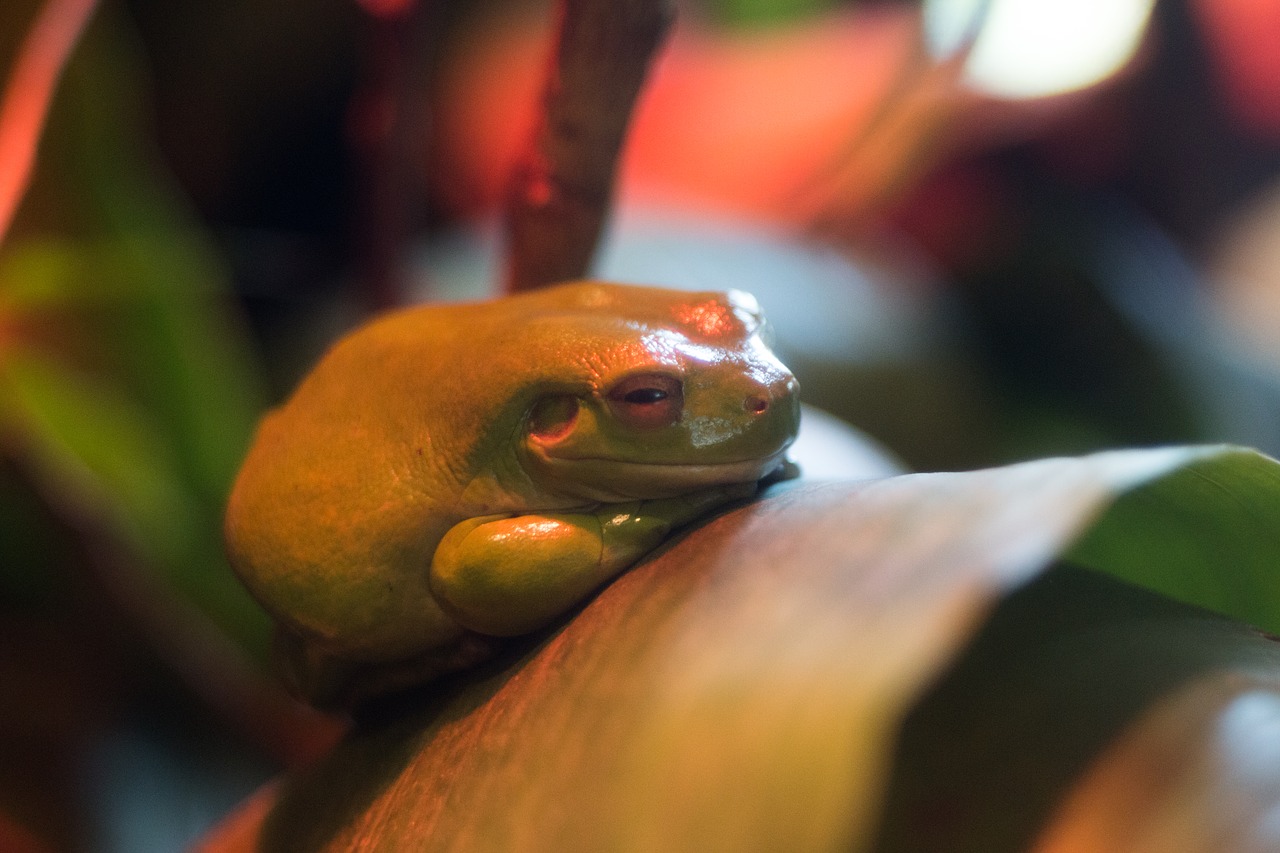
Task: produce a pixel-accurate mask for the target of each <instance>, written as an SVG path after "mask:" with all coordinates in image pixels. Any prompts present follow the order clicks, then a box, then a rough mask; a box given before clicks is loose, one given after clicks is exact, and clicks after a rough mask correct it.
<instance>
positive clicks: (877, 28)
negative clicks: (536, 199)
mask: <svg viewBox="0 0 1280 853" xmlns="http://www.w3.org/2000/svg"><path fill="white" fill-rule="evenodd" d="M873 5H874V4H873ZM917 28H918V20H917V19H916V17H915V16H914V15H913V14H903V13H901V12H899V11H897V10H896V8H895V9H894V10H891V11H885V10H875V9H870V8H866V9H864V8H860V9H859V10H857V11H855V12H854V13H852V14H844V15H834V16H830V17H826V18H822V19H819V20H816V21H813V22H810V23H806V24H803V25H797V26H794V27H788V28H784V29H780V30H768V31H760V32H752V33H745V34H744V33H723V32H713V31H708V30H705V29H700V28H698V26H697V25H696V24H695V23H691V22H689V21H688V20H682V21H681V22H680V23H678V24H677V28H676V31H675V33H674V35H673V38H672V40H671V42H670V44H669V45H668V48H667V49H666V50H665V51H664V53H663V54H662V56H661V58H660V60H659V61H658V63H657V65H656V66H655V68H654V69H653V72H652V73H651V75H650V77H649V80H648V83H647V84H646V88H645V92H644V95H643V97H642V98H641V99H640V102H639V104H638V107H637V111H636V114H635V115H634V116H633V120H632V123H631V129H630V132H629V138H628V142H627V148H626V151H625V154H624V159H623V162H622V167H621V173H620V175H619V185H618V193H617V194H618V197H620V198H626V199H627V200H629V201H646V202H664V201H668V202H670V201H676V202H681V203H690V202H692V203H695V204H698V205H700V206H703V207H705V208H710V209H715V210H720V211H735V212H739V213H745V214H748V215H754V216H763V217H766V218H770V219H775V220H777V219H781V220H784V221H788V220H789V221H795V220H796V219H798V218H800V217H801V216H802V215H803V211H801V210H799V209H798V206H797V205H796V203H795V200H796V196H797V193H799V192H801V191H802V190H803V189H805V188H806V187H808V186H809V185H810V183H811V182H812V180H813V179H814V176H815V175H816V174H820V173H821V172H822V171H823V170H824V169H826V168H828V167H829V166H830V164H831V163H832V162H837V161H839V159H840V156H841V153H842V152H843V151H844V149H845V147H846V146H847V145H848V144H849V141H850V139H851V138H853V137H854V136H855V134H856V132H857V130H858V129H859V128H861V127H862V126H864V125H865V124H866V123H867V122H868V121H869V118H870V116H871V115H873V113H874V112H875V110H876V108H877V105H879V104H881V103H882V102H883V100H884V98H885V93H886V92H888V91H890V90H891V89H892V87H893V86H894V84H895V79H896V78H895V75H896V74H897V73H898V70H899V69H900V68H901V67H902V66H903V63H904V61H906V60H905V57H906V56H907V55H908V54H909V52H910V51H911V50H912V49H913V47H914V45H915V44H916V38H917V35H918V30H917ZM460 42H461V43H463V44H465V45H466V50H465V51H461V50H460V51H458V53H457V54H455V55H454V56H453V57H451V58H450V61H448V62H447V63H446V64H445V66H444V68H443V70H442V72H441V75H440V78H439V79H440V88H439V90H438V91H437V93H436V97H435V100H434V103H433V109H434V113H433V118H434V130H435V133H436V134H437V146H436V148H435V159H434V161H433V164H432V165H433V180H434V181H435V186H434V187H433V189H432V195H433V196H434V197H435V198H438V199H441V200H442V201H444V202H445V203H446V204H448V205H449V206H450V207H452V208H453V210H454V211H455V212H457V213H460V214H463V215H484V214H486V213H489V212H491V211H493V210H495V209H496V208H497V207H498V205H499V204H500V203H501V200H502V198H503V195H504V192H505V190H506V186H507V183H506V182H507V175H508V173H509V169H510V166H511V163H512V162H514V161H515V160H516V158H517V155H518V154H519V152H520V151H521V150H523V148H524V146H525V145H526V144H527V142H528V139H529V134H530V129H531V128H532V127H533V122H534V109H535V107H536V106H537V104H538V91H539V88H540V87H541V86H542V79H543V75H542V70H543V68H544V66H545V64H546V55H547V51H548V50H549V44H550V41H549V33H548V32H547V22H546V21H537V22H532V21H528V20H526V21H513V20H512V19H510V18H506V19H503V20H501V21H499V22H496V23H493V24H490V25H489V28H488V29H486V30H484V31H478V32H474V33H471V34H469V35H468V37H466V38H464V39H461V40H460Z"/></svg>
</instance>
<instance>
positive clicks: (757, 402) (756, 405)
mask: <svg viewBox="0 0 1280 853" xmlns="http://www.w3.org/2000/svg"><path fill="white" fill-rule="evenodd" d="M743 408H745V409H746V410H747V411H748V412H750V413H751V414H753V415H762V414H764V413H765V410H766V409H768V408H769V398H768V397H764V396H761V395H759V394H752V395H751V396H749V397H747V399H746V402H745V403H743Z"/></svg>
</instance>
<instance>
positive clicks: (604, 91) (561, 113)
mask: <svg viewBox="0 0 1280 853" xmlns="http://www.w3.org/2000/svg"><path fill="white" fill-rule="evenodd" d="M559 16H560V19H559V28H558V29H559V35H558V41H557V44H556V49H555V52H554V54H553V56H552V59H551V64H550V69H549V72H548V75H547V82H546V87H545V89H544V92H543V103H542V110H541V115H540V118H539V122H538V126H537V128H536V130H535V132H534V136H533V139H532V140H530V144H529V146H528V147H527V149H526V150H525V153H524V154H523V156H522V157H521V159H520V160H519V161H518V162H517V164H516V166H515V169H514V172H513V174H512V178H511V184H510V187H509V190H508V195H507V202H506V218H507V239H508V245H507V267H506V288H507V290H508V291H509V292H517V291H521V290H531V289H534V288H537V287H541V286H543V285H547V284H551V283H554V282H558V281H565V280H568V279H574V278H581V277H583V276H584V275H586V273H587V270H588V268H589V266H590V263H591V258H592V255H593V254H594V252H595V249H596V243H597V241H598V240H599V237H600V232H601V230H602V227H603V224H604V220H605V217H606V215H607V213H608V208H609V203H610V200H611V197H612V192H613V178H614V171H615V167H616V165H617V160H618V152H619V150H620V149H621V148H622V143H623V139H624V137H625V135H626V131H627V124H628V122H629V121H630V118H631V109H632V106H633V104H634V103H635V100H636V96H637V95H638V94H639V92H640V87H641V86H642V85H643V83H644V79H645V75H646V74H647V73H648V70H649V66H650V64H651V63H652V60H653V57H654V55H655V54H656V53H657V50H658V48H659V47H660V46H661V44H662V42H663V40H664V38H665V36H666V34H667V32H668V30H669V29H670V27H671V24H672V22H673V21H674V19H675V10H674V7H673V5H672V2H671V0H560V4H559Z"/></svg>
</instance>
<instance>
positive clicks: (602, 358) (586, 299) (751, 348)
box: [521, 284, 800, 501]
mask: <svg viewBox="0 0 1280 853" xmlns="http://www.w3.org/2000/svg"><path fill="white" fill-rule="evenodd" d="M554 292H555V293H556V297H557V301H556V304H557V306H558V308H559V310H560V311H561V312H562V313H561V314H560V315H558V316H554V317H548V319H547V320H546V327H543V328H539V326H541V325H542V324H539V323H534V324H533V326H531V328H530V331H531V332H534V333H536V334H537V335H538V336H539V339H540V340H544V341H545V340H559V341H561V342H562V344H563V345H564V346H568V347H572V348H573V349H574V350H575V351H576V352H577V353H580V354H581V355H580V356H579V357H577V358H574V359H572V360H570V361H568V362H566V364H567V370H566V372H565V373H563V374H562V375H561V376H559V377H558V378H557V381H551V382H544V383H541V384H540V385H539V387H538V388H537V389H536V391H535V393H532V394H531V395H530V396H529V398H528V399H527V400H526V403H525V412H526V416H525V420H524V433H523V436H522V444H521V450H522V452H521V462H522V464H523V467H524V468H525V470H526V471H527V472H528V474H529V475H530V476H531V478H532V479H533V480H534V481H535V482H537V483H538V484H539V485H540V486H541V487H543V488H546V489H550V490H553V491H555V492H557V493H559V494H561V495H564V496H566V497H570V498H574V499H580V500H587V501H619V500H629V499H648V498H661V497H670V496H673V495H677V494H682V493H686V492H689V491H694V490H697V489H702V488H710V487H713V486H720V485H728V484H733V483H744V482H751V481H755V480H758V479H760V478H762V477H765V476H767V475H768V474H770V473H771V472H773V471H774V470H775V469H777V468H778V467H779V466H780V465H782V464H783V462H784V461H785V460H784V454H785V452H786V449H787V447H788V446H789V445H790V444H791V442H792V441H793V440H794V439H795V435H796V429H797V427H798V425H799V418H800V404H799V400H798V398H797V391H798V386H797V383H796V380H795V377H793V376H792V375H791V373H790V371H788V370H787V368H786V367H785V366H783V364H782V363H781V362H780V361H779V360H778V359H777V357H776V356H775V355H774V354H773V352H772V351H771V350H770V348H769V345H768V342H767V336H768V333H769V329H768V326H767V324H766V323H765V320H764V316H763V314H762V313H761V311H760V308H759V306H758V305H757V303H756V301H755V299H754V298H753V297H751V296H750V295H748V294H745V293H740V292H729V293H685V292H678V291H668V290H658V289H652V288H632V287H620V286H614V285H602V284H574V285H567V286H563V287H561V288H555V289H554ZM567 317H572V320H571V323H572V332H571V333H569V334H566V333H564V332H563V331H561V332H556V331H555V330H554V329H553V328H551V327H554V326H555V325H556V324H557V323H562V322H564V319H565V318H567Z"/></svg>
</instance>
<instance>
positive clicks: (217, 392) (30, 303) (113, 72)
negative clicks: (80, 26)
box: [0, 9, 265, 512]
mask: <svg viewBox="0 0 1280 853" xmlns="http://www.w3.org/2000/svg"><path fill="white" fill-rule="evenodd" d="M128 33H129V29H128V26H127V24H126V23H125V22H124V21H123V19H121V18H120V17H119V16H118V14H116V13H114V12H112V11H111V10H109V9H103V10H100V13H99V15H97V16H96V19H95V20H94V21H93V23H92V24H91V25H90V27H89V29H88V30H87V31H86V35H85V38H84V41H83V43H82V44H81V46H80V48H79V49H78V51H77V53H76V55H75V57H74V58H73V60H72V62H71V64H70V66H69V67H68V69H67V72H66V74H65V77H64V80H63V84H62V87H61V91H60V94H59V97H58V99H57V101H56V103H55V105H54V111H53V115H52V118H51V122H50V127H49V130H48V134H47V138H46V140H45V151H44V156H43V157H42V160H41V166H40V174H39V175H38V176H37V182H36V184H35V186H34V187H33V192H44V193H46V194H58V195H60V197H56V198H52V199H38V201H42V202H43V204H44V206H46V207H50V206H56V207H58V208H59V209H63V210H66V211H68V217H67V218H68V219H69V220H71V221H72V222H74V223H75V227H74V228H72V227H70V226H67V227H66V228H64V229H62V233H63V234H64V236H62V237H60V238H59V239H57V240H54V241H50V240H48V239H47V238H45V239H40V240H36V239H34V238H31V237H27V238H25V239H23V238H22V236H21V234H19V235H17V236H16V237H15V239H14V240H13V241H12V243H11V245H9V246H7V247H5V250H4V253H3V254H2V255H0V311H4V312H5V313H8V314H10V315H13V314H19V315H20V314H21V313H22V312H24V311H26V312H42V313H43V314H44V315H46V316H48V315H51V314H52V315H53V316H54V317H55V318H56V317H59V316H60V317H62V318H63V319H65V320H71V321H76V322H73V323H71V324H70V325H69V326H68V329H67V334H68V335H69V336H71V338H72V339H69V340H66V341H65V343H66V345H67V346H70V347H80V348H83V347H86V346H87V347H89V348H92V349H96V351H98V352H99V353H100V354H102V355H103V356H104V361H105V364H106V366H107V368H108V369H109V370H110V371H111V372H112V374H113V376H114V380H113V381H115V382H116V383H117V384H120V385H121V386H122V387H123V388H125V389H127V390H128V392H129V393H130V394H131V395H133V396H134V398H135V399H136V401H137V403H138V404H139V405H141V406H143V407H146V408H147V409H149V410H150V411H151V412H152V413H153V416H154V417H155V418H156V419H157V420H158V422H159V425H160V426H161V427H162V428H163V429H165V430H166V431H167V432H168V433H169V435H170V437H171V439H172V445H173V448H174V452H175V453H176V454H177V456H176V459H177V462H178V464H179V466H180V470H181V471H182V473H183V475H184V477H186V478H187V479H188V481H189V482H190V484H191V485H192V486H193V487H194V488H195V490H196V492H197V494H198V495H199V496H200V498H201V500H202V501H203V502H204V503H205V505H206V511H211V512H212V511H216V509H217V508H218V507H219V506H220V504H221V502H222V500H223V499H224V497H225V494H226V491H227V489H228V487H229V484H230V480H231V477H232V476H233V475H234V472H235V468H236V465H237V464H238V462H239V460H240V457H241V454H242V452H243V450H244V447H245V446H246V444H247V441H248V437H249V434H250V431H251V429H252V425H253V423H254V420H255V419H256V417H257V415H258V413H259V412H260V411H261V409H262V407H263V401H264V399H265V395H264V392H263V387H262V382H261V380H260V379H259V375H258V371H257V370H256V367H255V364H254V362H253V359H252V357H251V355H250V349H249V345H248V342H247V339H246V336H245V334H244V330H243V329H242V328H241V321H240V319H239V317H238V316H237V314H236V312H235V310H234V308H233V305H232V299H231V295H230V292H229V289H228V287H227V283H226V272H225V270H224V269H223V267H222V264H221V262H220V260H219V259H218V257H217V254H216V252H215V251H214V249H213V248H212V247H211V246H210V245H209V243H208V241H207V239H206V238H205V236H204V235H203V234H202V232H201V228H200V226H199V224H198V223H197V222H196V220H195V217H194V215H193V214H192V212H191V211H190V210H188V209H187V207H186V206H185V204H184V202H183V200H182V195H181V193H180V192H179V191H178V190H177V189H176V187H174V186H173V185H172V184H171V183H170V180H169V178H168V175H167V174H166V172H165V169H164V166H163V160H162V158H161V157H160V156H159V152H158V151H157V150H156V148H155V146H154V144H153V143H152V142H151V141H150V140H148V139H147V138H146V136H145V130H146V128H147V127H148V123H147V121H146V120H145V109H144V108H143V106H142V100H143V92H144V89H145V86H144V84H143V82H142V81H143V77H142V74H141V73H140V70H139V58H138V56H137V54H136V52H135V45H132V44H131V43H130V42H129V40H128V37H127V36H128ZM51 174H52V175H54V176H56V178H57V180H56V181H52V182H50V181H45V182H43V183H42V182H41V181H40V180H39V178H40V177H41V176H48V175H51ZM38 206H39V205H38ZM85 318H90V319H91V320H93V321H94V322H90V323H85V322H81V321H83V320H84V319H85ZM76 337H79V338H88V339H89V340H87V341H86V340H76V339H74V338H76ZM44 343H45V344H46V345H48V344H50V343H52V345H53V346H56V344H57V341H56V340H54V341H52V342H50V341H44Z"/></svg>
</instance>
